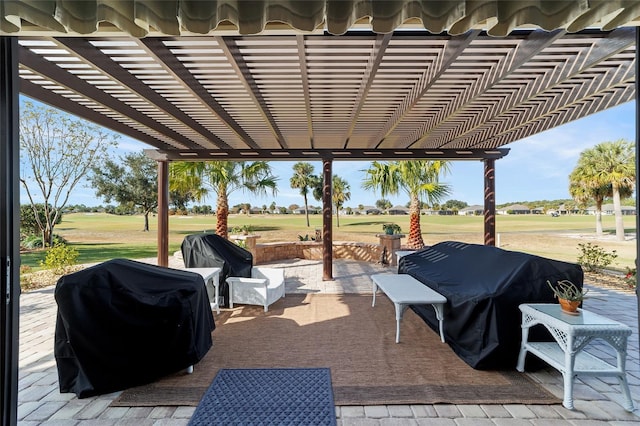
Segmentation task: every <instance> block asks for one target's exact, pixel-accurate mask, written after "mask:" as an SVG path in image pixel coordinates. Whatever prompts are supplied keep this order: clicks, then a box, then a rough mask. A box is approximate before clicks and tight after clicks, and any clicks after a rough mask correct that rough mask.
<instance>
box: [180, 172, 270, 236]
mask: <svg viewBox="0 0 640 426" xmlns="http://www.w3.org/2000/svg"><path fill="white" fill-rule="evenodd" d="M169 177H170V182H171V184H170V187H171V188H172V189H176V190H179V189H181V190H184V189H185V188H191V192H192V194H193V195H194V197H195V198H196V199H197V200H200V199H201V198H203V197H205V196H206V195H207V194H208V192H209V190H211V191H212V192H214V193H215V194H216V195H217V197H218V198H217V205H216V234H218V235H220V236H221V237H224V238H227V237H228V222H227V219H228V216H229V194H231V193H232V192H234V191H236V190H238V189H242V190H246V191H249V192H251V193H252V194H257V195H263V194H266V193H267V192H268V190H271V193H272V194H275V193H276V181H277V180H278V179H277V178H276V177H275V176H273V175H272V174H271V166H270V165H269V163H267V162H266V161H254V162H247V161H208V162H184V161H180V162H175V163H171V165H170V168H169Z"/></svg>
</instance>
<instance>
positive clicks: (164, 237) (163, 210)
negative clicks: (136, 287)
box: [158, 161, 169, 267]
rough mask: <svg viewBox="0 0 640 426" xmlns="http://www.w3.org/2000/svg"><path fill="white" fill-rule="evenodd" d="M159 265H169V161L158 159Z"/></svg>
mask: <svg viewBox="0 0 640 426" xmlns="http://www.w3.org/2000/svg"><path fill="white" fill-rule="evenodd" d="M158 265H159V266H165V267H167V266H169V162H168V161H158Z"/></svg>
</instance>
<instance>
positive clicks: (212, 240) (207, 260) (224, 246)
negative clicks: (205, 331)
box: [181, 234, 253, 307]
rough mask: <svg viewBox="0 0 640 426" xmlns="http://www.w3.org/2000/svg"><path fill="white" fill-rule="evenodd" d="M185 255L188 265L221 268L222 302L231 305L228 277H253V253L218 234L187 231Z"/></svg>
mask: <svg viewBox="0 0 640 426" xmlns="http://www.w3.org/2000/svg"><path fill="white" fill-rule="evenodd" d="M181 250H182V258H183V260H184V266H185V267H187V268H221V272H220V286H219V295H220V296H221V297H222V303H220V306H223V307H229V285H228V284H227V282H226V281H225V280H226V279H227V277H251V266H252V265H253V255H252V254H251V252H250V251H248V250H245V249H243V248H242V247H240V246H238V245H237V244H235V243H232V242H231V241H229V240H227V239H225V238H222V237H221V236H219V235H216V234H194V235H187V236H186V237H185V238H184V240H183V241H182V246H181Z"/></svg>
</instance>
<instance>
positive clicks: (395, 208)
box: [387, 206, 409, 215]
mask: <svg viewBox="0 0 640 426" xmlns="http://www.w3.org/2000/svg"><path fill="white" fill-rule="evenodd" d="M387 214H394V215H399V214H409V209H408V208H406V207H403V206H393V207H391V208H389V209H387Z"/></svg>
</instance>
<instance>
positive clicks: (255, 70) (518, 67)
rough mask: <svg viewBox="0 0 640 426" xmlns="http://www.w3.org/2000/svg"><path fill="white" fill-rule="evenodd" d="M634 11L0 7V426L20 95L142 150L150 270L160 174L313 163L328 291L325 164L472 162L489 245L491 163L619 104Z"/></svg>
mask: <svg viewBox="0 0 640 426" xmlns="http://www.w3.org/2000/svg"><path fill="white" fill-rule="evenodd" d="M258 4H260V5H262V6H263V7H262V9H260V8H257V7H256V6H257V5H258ZM638 15H640V2H638V1H579V2H574V1H556V2H544V1H533V0H532V1H527V2H513V1H505V0H493V1H480V0H477V1H460V0H449V1H439V2H432V1H431V2H430V1H422V2H418V1H354V2H341V1H331V0H326V1H324V0H322V1H320V0H319V1H308V2H296V1H293V2H291V1H289V2H282V1H270V2H227V1H218V2H192V1H178V0H175V1H174V0H172V1H166V2H146V1H137V2H129V3H126V2H116V1H108V0H103V1H102V2H100V3H99V2H97V1H87V2H75V3H73V2H72V3H68V4H66V3H62V2H55V1H51V2H47V1H44V2H39V3H36V2H28V1H7V2H4V3H2V4H0V58H1V65H0V85H1V90H0V160H1V164H2V165H1V166H0V169H2V172H1V173H2V184H0V194H2V197H1V198H0V204H1V207H2V208H1V209H0V210H1V211H0V223H1V224H2V226H1V227H0V241H1V242H2V245H1V246H0V255H1V256H2V265H1V268H2V270H1V271H0V272H2V273H1V274H0V276H1V280H2V281H1V282H2V293H3V294H5V295H6V302H7V303H5V304H2V305H1V306H2V323H3V328H2V333H3V334H2V351H1V353H0V356H2V367H1V368H2V369H1V371H0V373H1V378H2V382H3V392H2V399H3V404H2V406H3V414H2V415H3V424H11V423H12V421H15V415H16V413H15V406H16V398H17V395H16V393H17V392H16V389H17V384H16V383H17V312H18V303H17V296H18V294H19V284H18V277H19V270H18V265H19V261H18V259H19V253H18V247H19V238H18V231H17V230H18V223H17V221H18V219H17V218H18V217H19V216H18V211H19V205H18V204H19V195H18V194H19V191H18V187H17V185H18V184H17V182H18V176H19V166H18V153H19V143H18V141H19V135H18V94H19V93H23V94H24V95H27V96H29V97H32V98H34V99H37V100H39V101H42V102H44V103H47V104H49V105H52V106H55V107H58V108H60V109H62V110H65V111H68V112H70V113H72V114H74V115H77V116H79V117H83V118H86V119H88V120H91V121H93V122H95V123H97V124H100V125H102V126H104V127H107V128H110V129H112V130H114V131H117V132H120V133H122V134H124V135H127V136H130V137H132V138H134V139H137V140H139V141H142V142H145V143H147V144H149V146H150V147H152V149H149V150H147V155H149V156H150V157H152V158H154V159H156V160H157V161H158V164H159V183H160V185H159V186H160V188H161V190H160V193H159V206H160V207H159V221H158V222H159V230H158V263H159V264H161V265H167V262H168V238H167V235H168V208H167V204H168V196H167V194H168V177H167V176H168V162H170V161H176V160H187V161H204V160H258V159H259V160H305V161H313V160H316V161H322V163H323V178H324V182H325V185H324V191H323V205H324V208H323V223H324V226H323V233H324V238H323V242H324V251H325V256H324V265H325V269H324V270H325V272H324V275H325V278H327V279H330V278H331V256H332V254H331V243H332V240H331V208H330V206H331V191H330V182H331V169H332V162H333V161H339V160H366V161H371V160H387V159H392V160H397V159H418V158H419V159H447V160H475V161H483V162H484V177H483V178H484V182H485V243H486V244H493V243H494V241H495V217H494V213H495V190H494V170H495V160H497V159H499V158H501V157H503V156H504V155H506V154H507V153H508V149H507V148H505V146H508V144H509V143H510V142H513V141H517V140H520V139H522V138H525V137H527V136H530V135H532V134H535V133H539V132H541V131H544V130H547V129H550V128H552V127H555V126H558V125H561V124H564V123H567V122H569V121H572V120H575V119H578V118H581V117H584V116H587V115H589V114H592V113H594V112H597V111H601V110H603V109H606V108H609V107H612V106H615V105H619V104H621V103H624V102H628V101H630V100H634V99H635V96H636V68H637V65H638V60H637V57H636V45H637V37H638V36H637V31H636V28H635V25H636V23H635V22H634V19H636V16H638ZM528 24H534V25H529V27H527V25H528ZM538 27H540V28H538ZM257 32H260V34H259V35H255V34H253V33H257ZM336 34H339V36H337V35H336Z"/></svg>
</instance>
